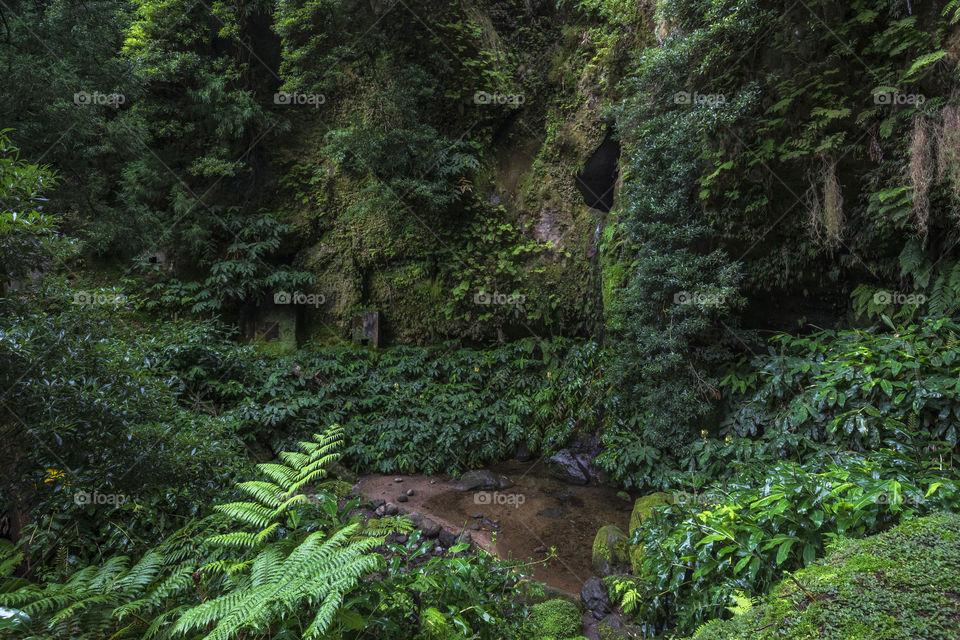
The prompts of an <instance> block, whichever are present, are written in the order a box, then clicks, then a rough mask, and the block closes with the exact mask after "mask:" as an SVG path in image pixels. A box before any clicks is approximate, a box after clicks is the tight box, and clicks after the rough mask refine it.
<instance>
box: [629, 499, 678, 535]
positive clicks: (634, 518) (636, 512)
mask: <svg viewBox="0 0 960 640" xmlns="http://www.w3.org/2000/svg"><path fill="white" fill-rule="evenodd" d="M671 502H673V496H671V495H670V494H669V493H664V492H663V491H658V492H656V493H651V494H649V495H645V496H643V497H642V498H637V500H636V502H634V503H633V512H632V513H631V514H630V532H629V533H630V537H631V538H632V537H633V534H634V532H635V531H636V530H637V529H638V528H639V527H640V525H641V524H642V523H643V521H644V520H646V519H647V518H649V517H650V509H652V508H653V507H659V506H662V505H665V504H670V503H671Z"/></svg>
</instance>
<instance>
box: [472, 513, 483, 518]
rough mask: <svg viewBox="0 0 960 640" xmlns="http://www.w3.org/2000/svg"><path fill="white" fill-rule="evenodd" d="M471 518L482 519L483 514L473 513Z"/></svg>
mask: <svg viewBox="0 0 960 640" xmlns="http://www.w3.org/2000/svg"><path fill="white" fill-rule="evenodd" d="M473 517H474V518H482V517H483V514H482V513H475V514H473Z"/></svg>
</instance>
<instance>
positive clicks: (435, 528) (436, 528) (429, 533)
mask: <svg viewBox="0 0 960 640" xmlns="http://www.w3.org/2000/svg"><path fill="white" fill-rule="evenodd" d="M420 531H423V535H425V536H426V537H428V538H436V537H437V535H438V534H439V533H440V531H441V529H440V525H439V524H438V523H437V522H436V521H435V520H431V519H430V518H424V519H423V521H422V522H421V523H420Z"/></svg>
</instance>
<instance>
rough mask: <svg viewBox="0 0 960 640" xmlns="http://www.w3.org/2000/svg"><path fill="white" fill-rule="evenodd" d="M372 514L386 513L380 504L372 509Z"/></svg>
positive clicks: (378, 515) (382, 514)
mask: <svg viewBox="0 0 960 640" xmlns="http://www.w3.org/2000/svg"><path fill="white" fill-rule="evenodd" d="M373 514H374V515H375V516H377V517H381V516H384V515H386V508H385V507H384V506H383V505H380V506H379V507H377V508H376V509H374V510H373Z"/></svg>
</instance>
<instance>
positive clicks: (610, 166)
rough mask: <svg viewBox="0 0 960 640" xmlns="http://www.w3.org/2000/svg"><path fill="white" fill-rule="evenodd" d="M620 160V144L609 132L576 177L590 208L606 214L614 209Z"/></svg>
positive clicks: (578, 186) (585, 201) (584, 199)
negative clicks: (614, 194) (614, 195)
mask: <svg viewBox="0 0 960 640" xmlns="http://www.w3.org/2000/svg"><path fill="white" fill-rule="evenodd" d="M619 160H620V143H619V142H617V141H616V140H615V139H614V138H613V134H612V132H608V133H607V136H606V137H605V138H604V139H603V142H601V143H600V146H599V147H597V150H596V151H594V152H593V154H592V155H591V156H590V157H589V158H588V159H587V161H586V162H585V163H584V165H583V169H582V170H581V171H580V173H578V174H577V175H576V183H577V189H578V190H579V191H580V195H582V196H583V201H584V203H586V205H587V206H588V207H591V208H593V209H597V210H599V211H604V212H606V211H610V209H611V208H613V192H614V188H615V187H616V184H617V174H618V173H619V166H618V165H619Z"/></svg>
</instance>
